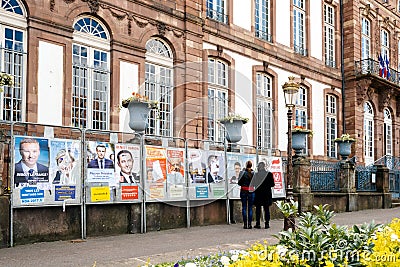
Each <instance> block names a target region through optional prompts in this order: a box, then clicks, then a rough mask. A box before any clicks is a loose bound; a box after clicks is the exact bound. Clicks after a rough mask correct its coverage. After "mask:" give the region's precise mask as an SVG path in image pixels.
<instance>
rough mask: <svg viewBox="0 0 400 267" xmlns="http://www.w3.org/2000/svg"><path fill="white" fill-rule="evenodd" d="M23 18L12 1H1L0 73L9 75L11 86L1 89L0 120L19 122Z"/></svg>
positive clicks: (21, 117) (13, 0)
mask: <svg viewBox="0 0 400 267" xmlns="http://www.w3.org/2000/svg"><path fill="white" fill-rule="evenodd" d="M26 27H27V24H26V17H25V10H24V9H23V6H22V5H21V4H20V3H19V2H18V1H16V0H11V1H1V6H0V72H5V73H7V74H10V75H12V76H13V79H14V86H12V87H9V86H4V87H3V90H4V91H3V93H1V102H0V105H1V110H2V112H1V113H0V114H1V115H0V119H2V120H7V121H22V120H23V112H24V108H23V101H24V100H23V95H24V91H25V90H24V88H25V80H26V73H25V71H24V69H25V63H26V52H25V49H26V43H27V41H26V38H27V37H26Z"/></svg>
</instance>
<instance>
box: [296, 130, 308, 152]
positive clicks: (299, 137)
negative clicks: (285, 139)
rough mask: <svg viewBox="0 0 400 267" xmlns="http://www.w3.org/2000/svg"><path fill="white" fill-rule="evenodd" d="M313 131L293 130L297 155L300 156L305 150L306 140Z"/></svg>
mask: <svg viewBox="0 0 400 267" xmlns="http://www.w3.org/2000/svg"><path fill="white" fill-rule="evenodd" d="M310 133H311V131H309V132H307V131H304V132H299V131H295V132H292V148H293V149H294V153H295V155H296V156H300V155H302V154H303V153H302V152H303V150H304V149H305V148H306V140H307V135H309V134H310Z"/></svg>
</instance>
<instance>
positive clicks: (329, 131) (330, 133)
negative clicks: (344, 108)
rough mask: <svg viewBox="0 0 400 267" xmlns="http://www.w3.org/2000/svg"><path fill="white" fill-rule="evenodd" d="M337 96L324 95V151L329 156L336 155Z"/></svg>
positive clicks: (333, 156) (334, 156)
mask: <svg viewBox="0 0 400 267" xmlns="http://www.w3.org/2000/svg"><path fill="white" fill-rule="evenodd" d="M337 110H338V109H337V97H336V96H334V95H331V94H327V95H326V96H325V114H326V153H327V155H328V157H330V158H336V157H337V149H336V144H335V139H336V138H337Z"/></svg>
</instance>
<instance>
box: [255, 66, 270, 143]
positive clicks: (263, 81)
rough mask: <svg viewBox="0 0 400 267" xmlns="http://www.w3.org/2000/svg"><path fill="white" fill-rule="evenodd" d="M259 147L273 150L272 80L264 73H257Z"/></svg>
mask: <svg viewBox="0 0 400 267" xmlns="http://www.w3.org/2000/svg"><path fill="white" fill-rule="evenodd" d="M256 86H257V89H256V90H257V146H258V147H261V148H266V149H271V148H272V80H271V77H269V76H268V75H266V74H264V73H257V75H256Z"/></svg>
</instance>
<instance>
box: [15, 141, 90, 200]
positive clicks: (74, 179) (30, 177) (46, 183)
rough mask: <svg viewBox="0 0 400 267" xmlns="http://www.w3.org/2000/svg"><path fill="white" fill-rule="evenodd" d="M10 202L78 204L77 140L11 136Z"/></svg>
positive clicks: (78, 145) (78, 164)
mask: <svg viewBox="0 0 400 267" xmlns="http://www.w3.org/2000/svg"><path fill="white" fill-rule="evenodd" d="M13 157H14V166H13V194H12V195H13V196H12V197H13V205H14V206H17V207H18V206H37V205H39V206H40V205H63V202H64V201H68V204H79V203H81V194H82V192H81V188H82V187H81V184H82V178H81V142H80V140H68V139H54V138H52V139H49V138H38V137H29V136H15V137H14V151H13Z"/></svg>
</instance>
